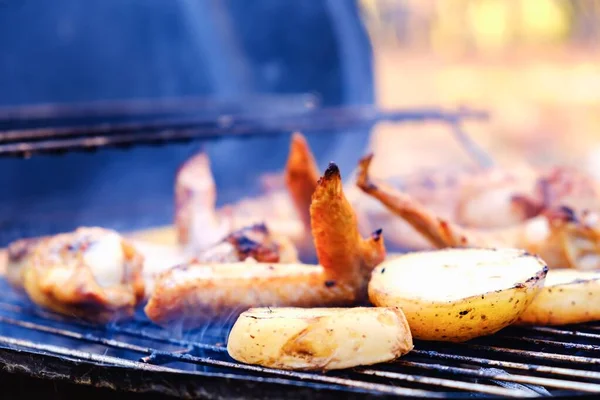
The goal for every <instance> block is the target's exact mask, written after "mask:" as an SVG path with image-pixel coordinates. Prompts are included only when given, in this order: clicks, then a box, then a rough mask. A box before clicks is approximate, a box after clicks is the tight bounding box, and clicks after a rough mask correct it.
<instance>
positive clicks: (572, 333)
mask: <svg viewBox="0 0 600 400" xmlns="http://www.w3.org/2000/svg"><path fill="white" fill-rule="evenodd" d="M526 329H527V330H528V331H531V332H537V333H547V334H551V335H558V336H575V337H580V338H586V339H597V340H600V334H597V333H589V332H579V331H569V330H565V329H556V328H548V327H545V326H535V327H530V328H526ZM592 329H593V327H592Z"/></svg>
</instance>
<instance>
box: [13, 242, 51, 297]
mask: <svg viewBox="0 0 600 400" xmlns="http://www.w3.org/2000/svg"><path fill="white" fill-rule="evenodd" d="M44 240H47V237H34V238H27V239H20V240H15V241H14V242H12V243H10V244H9V245H8V247H7V249H6V252H7V260H8V263H7V265H6V280H7V281H8V283H10V284H11V285H12V286H13V287H14V288H17V289H22V288H23V271H24V270H25V267H26V266H27V265H28V264H29V260H30V257H31V254H33V251H34V250H35V248H36V246H37V245H38V244H39V243H41V242H42V241H44Z"/></svg>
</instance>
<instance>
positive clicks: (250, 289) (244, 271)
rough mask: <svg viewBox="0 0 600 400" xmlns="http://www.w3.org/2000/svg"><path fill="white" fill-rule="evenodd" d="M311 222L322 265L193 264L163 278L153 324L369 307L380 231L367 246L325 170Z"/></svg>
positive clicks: (332, 173)
mask: <svg viewBox="0 0 600 400" xmlns="http://www.w3.org/2000/svg"><path fill="white" fill-rule="evenodd" d="M310 216H311V224H312V232H313V235H314V243H315V247H316V249H317V253H318V255H319V260H320V265H307V264H299V263H270V262H255V261H254V259H249V260H250V261H249V260H246V262H234V263H225V264H215V263H203V262H200V261H198V260H195V261H193V262H190V263H188V264H186V265H181V266H178V267H176V268H173V269H171V270H169V271H166V272H164V273H163V274H162V275H161V276H160V277H159V278H158V280H157V282H156V285H155V289H154V292H153V293H152V296H151V297H150V299H149V301H148V304H147V305H146V307H145V312H146V315H147V316H148V317H149V318H150V319H151V320H152V321H154V322H155V323H157V324H160V325H168V324H171V323H181V324H182V325H183V326H184V327H186V328H189V327H194V326H196V325H198V324H200V323H201V322H203V321H206V319H207V318H210V317H211V316H214V315H224V314H225V315H227V314H228V313H229V315H231V316H234V315H236V314H238V313H240V312H242V311H244V310H245V309H248V308H250V307H261V306H262V307H267V306H300V307H317V306H334V305H335V306H341V305H351V304H356V303H359V302H361V301H364V300H366V296H367V293H366V286H367V283H368V278H369V276H370V272H371V270H372V269H373V268H374V267H375V266H376V265H377V264H379V263H380V262H381V261H382V260H383V259H384V258H385V246H384V241H383V237H382V234H381V231H377V232H374V233H373V235H371V236H370V237H368V238H367V239H363V238H361V236H360V235H359V233H358V228H357V222H356V216H355V215H354V212H353V210H352V207H351V206H350V204H349V203H348V201H347V199H346V198H345V196H344V193H343V190H342V183H341V176H340V172H339V169H338V168H337V166H336V165H335V164H330V165H329V167H328V168H327V170H326V171H325V174H324V175H323V177H322V178H321V179H319V181H318V183H317V188H316V190H315V191H314V193H313V195H312V204H311V206H310Z"/></svg>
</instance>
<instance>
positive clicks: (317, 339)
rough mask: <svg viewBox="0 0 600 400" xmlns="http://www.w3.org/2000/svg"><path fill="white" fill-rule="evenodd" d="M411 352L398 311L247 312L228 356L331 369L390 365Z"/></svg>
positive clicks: (234, 330)
mask: <svg viewBox="0 0 600 400" xmlns="http://www.w3.org/2000/svg"><path fill="white" fill-rule="evenodd" d="M412 349H413V341H412V335H411V332H410V328H409V326H408V322H407V321H406V318H405V316H404V314H403V313H402V310H400V309H398V308H393V307H392V308H385V307H376V308H375V307H355V308H328V309H323V308H316V309H301V310H298V309H294V308H273V309H264V308H263V309H250V310H248V311H246V312H244V313H243V314H242V315H241V316H240V317H239V318H238V320H237V321H236V323H235V325H234V326H233V328H232V330H231V332H230V335H229V338H228V343H227V351H228V353H229V355H230V356H231V357H232V358H233V359H235V360H237V361H240V362H244V363H248V364H255V365H261V366H264V367H269V368H278V369H287V370H319V371H327V370H336V369H344V368H352V367H356V366H360V365H372V364H377V363H381V362H389V361H392V360H394V359H396V358H398V357H400V356H402V355H404V354H406V353H408V352H410V351H411V350H412Z"/></svg>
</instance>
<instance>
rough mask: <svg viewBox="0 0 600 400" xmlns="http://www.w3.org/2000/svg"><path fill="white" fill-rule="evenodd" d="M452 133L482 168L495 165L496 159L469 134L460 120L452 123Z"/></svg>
mask: <svg viewBox="0 0 600 400" xmlns="http://www.w3.org/2000/svg"><path fill="white" fill-rule="evenodd" d="M452 134H453V136H454V138H455V139H456V140H457V141H458V142H459V143H460V144H461V146H462V147H463V148H464V149H465V150H466V151H467V153H469V155H470V156H471V158H473V159H474V160H475V162H477V164H479V166H480V167H481V168H491V167H493V166H494V165H495V161H494V159H493V158H492V157H491V156H490V155H489V154H488V153H487V152H486V151H484V150H483V149H482V148H481V147H480V146H479V145H477V143H475V142H474V141H473V139H471V137H470V136H469V135H467V133H466V132H465V131H464V129H463V128H462V126H461V124H460V122H459V121H456V122H455V123H453V124H452Z"/></svg>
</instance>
